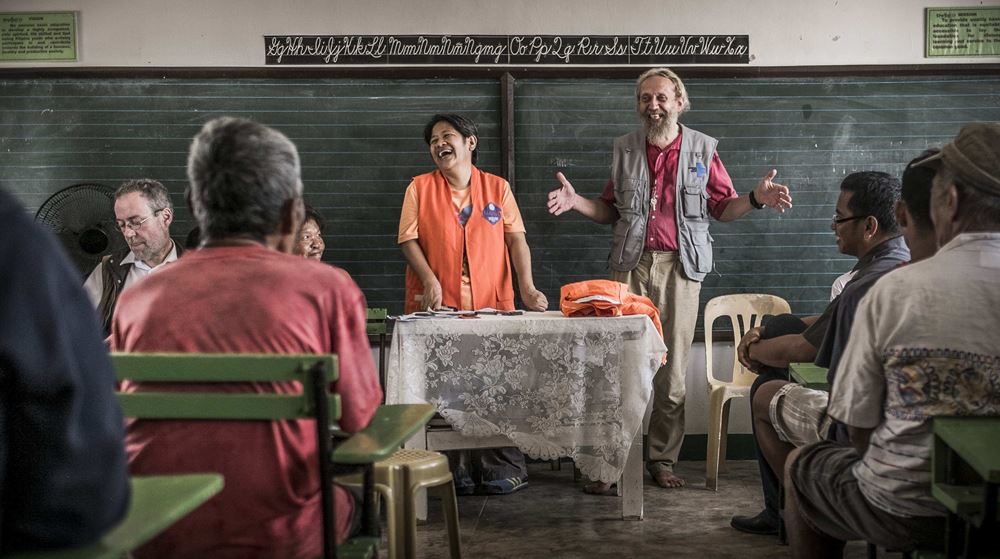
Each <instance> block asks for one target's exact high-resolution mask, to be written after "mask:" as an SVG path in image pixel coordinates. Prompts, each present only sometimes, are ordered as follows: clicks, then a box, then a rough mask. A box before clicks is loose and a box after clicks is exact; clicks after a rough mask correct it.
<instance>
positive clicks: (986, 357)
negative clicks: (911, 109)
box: [785, 123, 1000, 558]
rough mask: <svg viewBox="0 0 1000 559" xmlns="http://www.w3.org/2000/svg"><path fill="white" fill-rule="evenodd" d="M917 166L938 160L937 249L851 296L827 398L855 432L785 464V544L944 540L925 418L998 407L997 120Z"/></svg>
mask: <svg viewBox="0 0 1000 559" xmlns="http://www.w3.org/2000/svg"><path fill="white" fill-rule="evenodd" d="M911 166H917V167H920V166H930V167H932V168H934V169H935V170H936V173H935V175H934V180H933V183H932V185H931V202H930V204H931V212H930V214H931V220H932V221H933V223H934V231H935V235H936V236H937V242H938V244H939V245H940V247H941V248H939V249H938V251H937V253H936V254H935V255H934V256H932V257H930V258H927V259H925V260H922V261H920V262H916V263H913V264H910V265H907V266H905V267H902V268H900V269H898V270H895V271H893V272H890V273H889V274H887V275H885V276H884V277H882V278H881V279H880V280H879V281H878V283H876V284H875V285H874V286H873V287H872V288H871V290H870V291H868V294H867V296H866V297H865V298H864V299H863V300H862V301H861V303H860V305H859V306H858V310H857V313H856V315H855V318H854V325H853V328H852V329H851V335H850V339H849V340H848V342H847V347H846V348H845V350H844V355H843V357H842V359H841V361H840V364H839V366H838V373H837V378H836V380H835V382H834V383H833V388H832V391H831V393H830V401H829V407H828V408H827V414H828V415H829V416H830V417H831V418H833V419H835V420H837V421H839V422H841V423H843V424H845V425H847V429H848V433H849V437H850V443H851V444H850V445H849V446H845V445H838V444H836V443H833V442H829V441H823V442H819V443H816V444H812V445H808V446H805V447H802V448H799V449H796V450H793V451H792V452H791V454H789V456H788V460H787V461H786V463H785V488H786V495H787V497H786V502H785V520H786V522H787V527H788V540H789V543H790V545H791V547H792V556H793V557H810V558H813V557H840V556H842V555H843V549H844V542H845V541H849V540H866V541H868V542H870V543H874V544H876V545H878V546H880V547H886V548H890V549H898V550H904V551H906V550H911V549H913V548H914V547H917V548H937V547H940V546H941V545H942V544H943V542H944V531H945V518H944V516H945V514H946V512H947V511H946V509H945V508H944V506H943V505H942V504H941V503H939V502H938V501H937V500H936V499H935V498H934V497H933V496H932V495H931V449H932V447H933V439H934V434H933V428H932V425H933V419H934V418H935V417H936V416H945V415H955V416H1000V365H998V364H1000V349H998V347H997V343H996V333H997V332H998V331H1000V313H998V312H997V309H998V308H1000V124H997V123H989V124H987V123H972V124H968V125H966V126H965V127H963V128H962V130H961V132H959V134H958V136H957V137H956V138H955V140H954V141H952V142H951V143H949V144H947V145H945V146H944V147H943V148H942V149H941V151H940V152H939V153H937V154H934V155H931V156H929V157H927V158H925V159H923V160H922V161H917V162H915V163H912V164H911ZM967 551H968V550H967Z"/></svg>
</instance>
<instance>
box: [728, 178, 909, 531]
mask: <svg viewBox="0 0 1000 559" xmlns="http://www.w3.org/2000/svg"><path fill="white" fill-rule="evenodd" d="M900 190H901V185H900V181H899V179H897V178H895V177H892V176H891V175H888V174H886V173H880V172H876V171H863V172H858V173H851V174H850V175H848V176H847V177H845V178H844V180H843V182H841V184H840V196H839V197H838V198H837V206H836V211H835V212H834V215H833V218H832V220H831V221H830V230H831V231H832V232H833V234H834V236H835V237H836V240H837V249H838V250H839V251H840V252H841V254H846V255H849V256H855V257H857V258H858V263H857V265H855V266H854V270H853V272H854V276H853V277H852V278H851V280H850V281H849V282H848V283H847V284H846V285H845V286H844V290H843V292H842V293H841V294H840V295H839V296H838V297H837V298H835V299H834V300H833V301H831V302H830V303H829V304H828V305H827V307H826V309H824V311H823V314H821V315H819V316H811V317H806V318H802V319H800V318H798V317H795V316H792V315H780V316H776V317H770V316H769V317H765V319H764V322H763V326H762V327H758V328H753V329H752V330H750V331H749V332H747V334H746V335H745V336H744V337H743V339H742V340H741V341H740V344H739V346H738V347H737V355H738V356H739V359H740V362H741V363H743V365H744V366H746V367H747V368H749V369H751V370H752V371H754V372H756V373H757V374H758V376H757V380H756V381H755V382H754V385H753V386H752V387H751V389H750V397H751V401H752V403H751V407H750V409H751V411H752V414H751V415H752V417H753V431H754V437H755V442H756V443H757V445H758V446H757V460H758V463H759V467H760V474H761V483H762V485H763V490H764V510H763V511H761V512H760V513H759V514H757V515H756V516H734V517H733V519H732V521H731V525H732V527H733V528H735V529H737V530H739V531H741V532H747V533H751V534H763V535H767V534H777V533H778V478H777V477H776V475H775V473H774V472H776V471H777V472H780V471H781V469H780V467H779V466H777V465H776V464H775V462H780V461H782V460H783V456H784V455H783V454H782V453H781V452H780V451H781V449H784V448H785V445H786V444H793V445H801V444H805V442H806V441H811V440H814V439H815V440H820V439H824V438H826V432H827V431H828V430H829V428H830V424H829V423H827V422H826V421H825V417H824V415H825V414H823V411H824V410H825V409H826V401H825V398H826V393H825V392H821V391H809V390H807V389H805V388H804V387H801V386H799V385H796V384H789V383H788V364H789V363H801V362H810V361H812V362H814V363H816V365H819V366H821V367H825V368H829V370H830V372H831V375H832V373H833V371H834V369H835V368H836V361H837V360H838V359H839V356H840V353H841V352H842V350H843V348H844V346H845V345H846V344H847V335H848V334H849V333H850V328H851V324H852V322H853V319H854V311H855V310H856V309H857V305H858V301H860V299H861V297H862V296H863V295H864V292H865V291H867V289H868V288H869V287H871V284H872V283H873V282H874V281H875V280H876V279H877V278H878V277H881V276H882V275H883V274H885V273H887V272H889V271H890V270H892V269H894V268H896V267H898V266H899V265H900V264H903V263H905V262H907V261H908V260H909V259H910V253H909V251H908V250H907V247H906V243H905V242H904V240H903V237H902V232H901V230H900V226H899V223H898V222H897V221H896V203H897V202H898V201H899V198H900ZM758 388H759V390H758ZM779 439H780V440H779ZM785 454H787V452H786V453H785Z"/></svg>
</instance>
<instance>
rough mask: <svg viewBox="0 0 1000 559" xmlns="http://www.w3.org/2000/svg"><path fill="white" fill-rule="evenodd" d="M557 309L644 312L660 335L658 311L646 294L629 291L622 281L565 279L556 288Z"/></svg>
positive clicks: (605, 313)
mask: <svg viewBox="0 0 1000 559" xmlns="http://www.w3.org/2000/svg"><path fill="white" fill-rule="evenodd" d="M559 310H561V311H562V313H563V315H565V316H622V315H631V314H644V315H646V316H648V317H649V318H650V319H652V321H653V326H655V327H656V331H657V332H659V333H660V337H661V338H662V337H663V327H662V326H661V325H660V311H659V310H657V308H656V305H654V304H653V302H652V301H650V300H649V298H648V297H643V296H642V295H636V294H634V293H631V292H629V290H628V286H627V285H625V284H624V283H621V282H617V281H611V280H605V279H597V280H585V281H578V282H576V283H568V284H566V285H564V286H562V287H561V288H560V289H559Z"/></svg>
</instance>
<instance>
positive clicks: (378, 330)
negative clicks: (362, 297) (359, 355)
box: [366, 308, 389, 336]
mask: <svg viewBox="0 0 1000 559" xmlns="http://www.w3.org/2000/svg"><path fill="white" fill-rule="evenodd" d="M388 316H389V311H388V309H373V308H369V309H368V322H367V324H366V326H367V330H368V335H369V336H378V335H381V334H385V333H386V332H387V331H388V329H387V328H386V323H385V320H386V318H387V317H388Z"/></svg>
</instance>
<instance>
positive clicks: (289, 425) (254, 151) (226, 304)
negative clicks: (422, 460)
mask: <svg viewBox="0 0 1000 559" xmlns="http://www.w3.org/2000/svg"><path fill="white" fill-rule="evenodd" d="M188 178H189V181H190V186H189V191H188V196H189V201H190V204H191V207H192V210H193V213H194V217H195V219H197V221H198V225H199V227H200V228H201V237H202V245H201V246H202V248H201V249H200V250H198V251H192V252H191V253H189V254H187V255H185V257H184V258H182V259H180V260H178V261H177V262H175V263H173V264H171V265H170V266H169V267H168V268H166V269H164V270H162V271H161V272H159V273H157V274H155V275H152V276H150V277H149V278H147V279H146V280H145V281H143V282H142V283H141V284H138V285H136V286H135V287H134V288H133V289H131V290H129V291H127V292H125V293H124V294H123V295H122V298H121V301H120V302H119V305H118V310H117V312H116V314H115V317H114V320H113V322H112V334H111V336H112V345H113V348H114V349H115V350H117V351H129V352H157V351H158V352H206V353H209V352H214V353H246V352H253V353H336V354H337V355H338V357H339V360H340V361H339V362H340V378H339V380H338V381H337V387H336V388H337V391H338V392H339V393H340V395H341V401H342V411H343V413H342V417H341V422H340V425H341V427H342V428H343V429H344V430H346V431H356V430H358V429H361V428H363V427H364V426H365V425H367V423H368V422H369V421H370V419H371V417H372V415H373V414H374V412H375V409H376V408H377V407H378V405H379V401H380V400H381V396H382V394H381V390H380V388H379V384H378V376H377V374H376V372H375V366H374V362H373V360H372V354H371V349H370V347H369V345H368V338H367V336H366V334H365V319H366V315H365V299H364V296H363V295H362V294H361V291H360V290H359V289H358V287H357V285H355V283H354V281H353V280H351V278H350V276H348V275H347V273H346V272H345V271H343V270H341V269H339V268H336V267H333V266H329V265H327V264H322V263H320V262H316V261H310V260H306V259H303V258H300V257H297V256H293V255H292V254H291V252H292V248H293V247H294V246H295V242H296V238H297V235H298V232H299V228H300V226H301V224H302V221H303V216H304V210H303V203H302V182H301V180H300V178H299V158H298V153H297V152H296V149H295V145H294V144H292V143H291V142H290V141H289V140H288V138H286V137H285V136H284V135H283V134H281V133H280V132H277V131H275V130H272V129H270V128H267V127H266V126H262V125H260V124H257V123H254V122H251V121H248V120H242V119H233V118H219V119H216V120H213V121H211V122H209V123H208V124H206V125H205V127H204V128H203V129H202V130H201V132H200V133H199V134H198V135H197V136H196V137H195V138H194V141H193V143H192V144H191V150H190V154H189V157H188ZM122 389H123V390H132V391H141V390H142V386H141V384H140V385H126V386H123V387H122ZM299 389H300V387H299V386H298V385H297V383H253V384H249V383H246V384H243V383H240V384H236V383H234V384H229V385H223V386H220V390H224V391H229V392H245V391H257V392H259V391H274V392H290V391H298V390H299ZM314 429H315V424H314V422H312V421H276V422H265V421H232V422H229V421H226V422H223V421H212V422H206V421H149V420H145V421H143V420H133V421H132V422H131V423H130V424H129V426H128V436H127V439H126V445H127V450H128V455H129V467H130V470H131V472H132V473H133V474H140V475H141V474H175V473H183V472H219V473H221V474H223V475H224V476H225V479H226V487H225V489H223V491H222V492H221V493H220V494H219V495H217V496H216V497H215V498H213V499H212V500H210V501H209V502H207V503H206V504H205V505H203V506H202V507H201V508H199V509H198V510H196V511H195V512H194V513H192V514H191V515H189V516H187V517H185V518H184V519H182V520H181V521H180V522H178V523H177V524H175V525H174V526H173V527H172V528H171V529H170V530H168V531H167V532H165V533H164V534H163V535H161V536H160V537H158V538H156V539H154V540H153V541H152V542H151V543H149V544H148V545H146V546H144V547H143V548H141V549H140V550H139V552H138V553H136V557H140V558H144V557H208V556H211V557H216V558H220V557H221V558H225V557H233V558H236V557H239V558H241V559H243V558H248V557H274V558H279V557H280V558H298V557H318V556H319V555H320V554H321V547H322V545H321V540H322V529H321V526H322V524H321V522H322V520H321V519H322V510H321V506H320V483H321V482H323V480H320V479H319V472H318V460H317V457H316V451H317V450H316V444H315V442H316V433H315V431H314ZM335 496H336V497H335V498H336V508H337V511H336V514H337V527H336V528H337V538H338V541H342V540H344V539H345V538H346V537H347V536H348V535H349V533H350V532H351V530H352V529H353V528H352V520H353V516H354V514H353V513H354V510H355V503H354V500H353V497H352V496H351V494H350V493H349V492H348V491H347V490H345V489H344V488H343V487H339V486H338V487H336V491H335ZM353 524H354V526H355V528H356V523H353Z"/></svg>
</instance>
